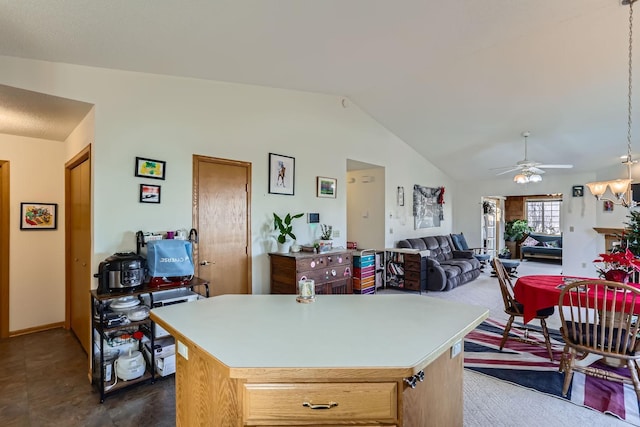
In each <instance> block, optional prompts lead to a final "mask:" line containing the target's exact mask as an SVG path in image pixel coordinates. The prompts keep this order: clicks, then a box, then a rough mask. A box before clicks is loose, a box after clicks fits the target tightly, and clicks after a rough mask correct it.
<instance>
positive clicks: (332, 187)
mask: <svg viewBox="0 0 640 427" xmlns="http://www.w3.org/2000/svg"><path fill="white" fill-rule="evenodd" d="M317 183H318V190H317V191H318V192H317V196H318V197H328V198H332V199H335V198H336V187H337V186H338V180H337V179H335V178H325V177H323V176H319V177H317Z"/></svg>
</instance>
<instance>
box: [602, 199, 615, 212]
mask: <svg viewBox="0 0 640 427" xmlns="http://www.w3.org/2000/svg"><path fill="white" fill-rule="evenodd" d="M602 210H603V211H605V212H613V202H612V201H610V200H605V201H604V202H602Z"/></svg>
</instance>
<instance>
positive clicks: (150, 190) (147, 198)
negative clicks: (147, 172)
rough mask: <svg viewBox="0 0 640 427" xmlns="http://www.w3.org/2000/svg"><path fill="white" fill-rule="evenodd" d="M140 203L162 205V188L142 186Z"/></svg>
mask: <svg viewBox="0 0 640 427" xmlns="http://www.w3.org/2000/svg"><path fill="white" fill-rule="evenodd" d="M140 203H160V186H159V185H149V184H140Z"/></svg>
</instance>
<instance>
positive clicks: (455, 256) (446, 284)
mask: <svg viewBox="0 0 640 427" xmlns="http://www.w3.org/2000/svg"><path fill="white" fill-rule="evenodd" d="M397 247H399V248H410V249H418V250H421V251H423V250H426V249H428V250H429V251H430V253H429V256H428V257H426V274H427V289H428V290H430V291H448V290H451V289H453V288H455V287H457V286H460V285H462V284H464V283H467V282H470V281H472V280H474V279H475V278H476V277H478V276H479V275H480V262H479V261H478V260H477V259H475V258H474V256H473V251H458V250H455V249H454V245H453V242H452V240H451V236H450V235H446V236H427V237H419V238H413V239H405V240H400V241H399V242H398V244H397Z"/></svg>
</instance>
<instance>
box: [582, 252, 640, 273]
mask: <svg viewBox="0 0 640 427" xmlns="http://www.w3.org/2000/svg"><path fill="white" fill-rule="evenodd" d="M599 256H600V258H598V259H594V260H593V262H594V263H596V264H598V265H596V270H597V271H598V273H599V274H600V277H604V276H606V274H607V272H609V271H611V270H617V271H624V272H625V273H626V274H629V273H633V272H634V271H640V259H638V258H636V256H635V255H634V254H633V253H632V252H631V251H630V250H629V249H626V250H625V251H624V252H623V251H618V252H611V253H607V254H599Z"/></svg>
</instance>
